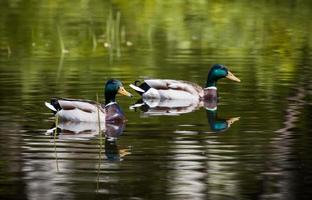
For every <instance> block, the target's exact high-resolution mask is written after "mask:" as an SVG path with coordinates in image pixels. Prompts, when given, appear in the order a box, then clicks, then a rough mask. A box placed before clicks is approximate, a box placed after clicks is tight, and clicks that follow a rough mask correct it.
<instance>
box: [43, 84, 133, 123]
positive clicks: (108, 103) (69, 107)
mask: <svg viewBox="0 0 312 200" xmlns="http://www.w3.org/2000/svg"><path fill="white" fill-rule="evenodd" d="M104 92H105V104H99V103H97V102H95V101H90V100H80V99H67V98H52V99H51V103H48V102H45V105H46V106H47V107H48V108H49V109H50V110H52V111H53V113H54V114H55V115H56V116H58V117H59V119H60V120H61V121H73V122H98V120H99V119H98V117H100V121H101V122H118V121H125V119H126V118H125V116H124V114H123V112H122V110H121V109H120V107H119V105H118V104H117V103H116V101H115V99H116V95H117V93H119V94H121V95H124V96H129V97H132V95H131V94H130V93H129V92H127V91H126V90H125V89H124V87H123V85H122V83H121V82H120V81H119V80H114V79H111V80H108V81H107V82H106V84H105V89H104ZM98 111H99V112H98Z"/></svg>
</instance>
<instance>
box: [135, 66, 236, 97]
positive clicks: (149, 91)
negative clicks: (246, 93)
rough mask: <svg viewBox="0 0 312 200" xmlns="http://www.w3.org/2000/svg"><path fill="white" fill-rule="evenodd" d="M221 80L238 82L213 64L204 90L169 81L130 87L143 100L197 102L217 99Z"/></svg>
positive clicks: (153, 80) (151, 82) (230, 74)
mask: <svg viewBox="0 0 312 200" xmlns="http://www.w3.org/2000/svg"><path fill="white" fill-rule="evenodd" d="M221 78H228V79H230V80H232V81H236V82H240V79H239V78H237V77H236V76H234V74H232V73H231V72H230V71H229V70H228V68H227V67H226V66H224V65H220V64H215V65H213V66H212V67H211V69H210V71H209V73H208V77H207V82H206V86H205V88H202V87H200V86H199V85H197V84H196V83H192V82H188V81H181V80H170V79H147V80H144V82H143V83H141V84H140V85H137V83H140V81H135V82H134V84H130V87H131V88H132V89H134V90H135V91H136V92H138V93H139V94H140V95H141V96H142V98H143V99H144V98H146V99H149V98H150V99H182V100H192V101H196V102H198V101H201V100H211V99H215V98H217V81H218V80H219V79H221Z"/></svg>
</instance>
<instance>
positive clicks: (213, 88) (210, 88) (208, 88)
mask: <svg viewBox="0 0 312 200" xmlns="http://www.w3.org/2000/svg"><path fill="white" fill-rule="evenodd" d="M204 90H217V87H216V86H210V87H205V88H204Z"/></svg>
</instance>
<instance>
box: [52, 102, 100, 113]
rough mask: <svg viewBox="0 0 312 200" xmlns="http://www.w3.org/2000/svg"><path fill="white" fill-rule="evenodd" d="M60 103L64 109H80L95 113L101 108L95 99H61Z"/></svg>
mask: <svg viewBox="0 0 312 200" xmlns="http://www.w3.org/2000/svg"><path fill="white" fill-rule="evenodd" d="M58 104H59V105H60V107H61V108H62V109H63V110H73V109H79V110H82V111H84V112H88V113H94V112H97V109H98V108H99V109H101V107H100V106H99V104H97V103H96V102H93V101H83V100H75V99H59V100H58Z"/></svg>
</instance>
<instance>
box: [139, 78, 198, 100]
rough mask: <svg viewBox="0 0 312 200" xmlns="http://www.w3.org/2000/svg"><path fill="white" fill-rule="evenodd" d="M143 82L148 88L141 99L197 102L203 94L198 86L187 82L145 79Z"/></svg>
mask: <svg viewBox="0 0 312 200" xmlns="http://www.w3.org/2000/svg"><path fill="white" fill-rule="evenodd" d="M144 82H145V83H146V84H147V85H148V86H149V87H150V88H149V89H148V90H147V91H146V92H145V93H143V95H142V96H143V98H160V99H190V100H197V99H199V98H201V97H202V96H203V94H204V92H203V89H202V88H201V87H200V86H199V85H197V84H195V83H192V82H188V81H181V80H170V79H147V80H144Z"/></svg>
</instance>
